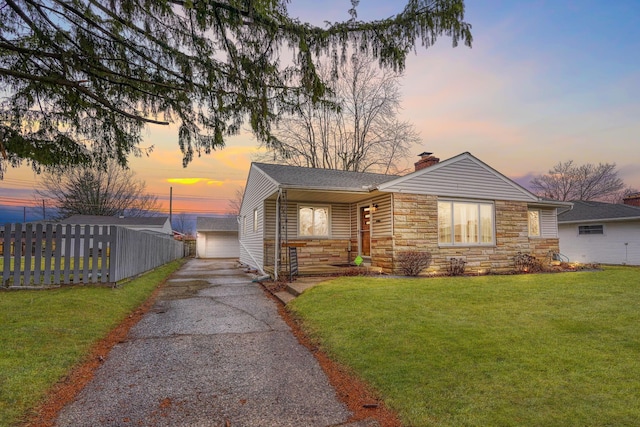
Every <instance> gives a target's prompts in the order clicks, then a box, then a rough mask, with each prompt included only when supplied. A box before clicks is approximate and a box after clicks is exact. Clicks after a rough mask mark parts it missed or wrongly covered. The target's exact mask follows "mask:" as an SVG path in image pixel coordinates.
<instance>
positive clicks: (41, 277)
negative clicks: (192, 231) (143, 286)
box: [0, 223, 184, 288]
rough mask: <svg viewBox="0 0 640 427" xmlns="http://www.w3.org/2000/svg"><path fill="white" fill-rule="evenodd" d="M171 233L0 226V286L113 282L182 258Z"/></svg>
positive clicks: (98, 228) (56, 226)
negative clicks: (0, 277)
mask: <svg viewBox="0 0 640 427" xmlns="http://www.w3.org/2000/svg"><path fill="white" fill-rule="evenodd" d="M183 255H184V245H183V243H182V242H179V241H176V240H174V239H173V238H172V237H171V236H166V235H161V234H158V233H152V232H145V231H135V230H129V229H126V228H122V227H116V226H98V225H93V226H91V225H82V226H81V225H61V224H20V223H18V224H5V225H4V227H2V226H0V265H1V266H2V269H1V271H2V282H0V287H8V288H25V287H46V286H53V285H61V284H77V283H116V282H118V281H120V280H122V279H126V278H128V277H132V276H136V275H138V274H140V273H143V272H145V271H148V270H151V269H153V268H155V267H158V266H160V265H163V264H166V263H168V262H171V261H173V260H175V259H178V258H182V257H183Z"/></svg>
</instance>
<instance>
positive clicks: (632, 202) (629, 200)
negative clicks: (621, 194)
mask: <svg viewBox="0 0 640 427" xmlns="http://www.w3.org/2000/svg"><path fill="white" fill-rule="evenodd" d="M622 202H623V203H624V204H625V205H629V206H638V207H640V193H635V194H630V195H628V196H627V197H625V198H624V199H622Z"/></svg>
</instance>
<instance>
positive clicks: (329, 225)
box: [296, 203, 331, 239]
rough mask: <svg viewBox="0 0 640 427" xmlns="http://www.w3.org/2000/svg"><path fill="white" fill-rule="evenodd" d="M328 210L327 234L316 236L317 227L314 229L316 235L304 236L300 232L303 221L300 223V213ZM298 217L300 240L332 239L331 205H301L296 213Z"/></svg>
mask: <svg viewBox="0 0 640 427" xmlns="http://www.w3.org/2000/svg"><path fill="white" fill-rule="evenodd" d="M305 208H306V209H326V210H327V234H315V225H314V227H313V229H314V234H302V233H301V232H300V226H301V221H300V211H301V210H302V209H305ZM296 215H297V219H298V224H297V234H298V238H300V239H327V238H329V237H331V205H316V204H312V203H310V204H300V205H298V206H297V211H296Z"/></svg>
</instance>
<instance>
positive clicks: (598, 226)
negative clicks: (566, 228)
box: [578, 224, 604, 236]
mask: <svg viewBox="0 0 640 427" xmlns="http://www.w3.org/2000/svg"><path fill="white" fill-rule="evenodd" d="M598 230H600V232H599V233H598V232H596V233H593V231H598ZM583 231H585V232H583ZM587 231H591V232H587ZM603 235H604V224H583V225H579V226H578V236H603Z"/></svg>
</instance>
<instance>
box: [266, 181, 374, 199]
mask: <svg viewBox="0 0 640 427" xmlns="http://www.w3.org/2000/svg"><path fill="white" fill-rule="evenodd" d="M280 188H281V189H282V190H285V191H286V192H287V199H288V200H289V201H295V202H309V203H328V202H330V203H358V202H361V201H363V200H367V199H370V198H372V197H376V196H378V195H380V194H384V193H381V192H380V191H378V190H374V189H369V188H366V189H361V190H355V189H353V190H344V189H331V188H322V189H320V188H318V189H314V188H308V187H304V188H302V187H297V186H290V185H287V186H285V185H283V186H281V187H280ZM277 198H278V192H275V193H273V194H272V195H271V196H269V197H268V198H267V200H276V199H277Z"/></svg>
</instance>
